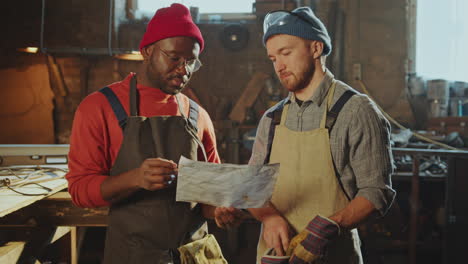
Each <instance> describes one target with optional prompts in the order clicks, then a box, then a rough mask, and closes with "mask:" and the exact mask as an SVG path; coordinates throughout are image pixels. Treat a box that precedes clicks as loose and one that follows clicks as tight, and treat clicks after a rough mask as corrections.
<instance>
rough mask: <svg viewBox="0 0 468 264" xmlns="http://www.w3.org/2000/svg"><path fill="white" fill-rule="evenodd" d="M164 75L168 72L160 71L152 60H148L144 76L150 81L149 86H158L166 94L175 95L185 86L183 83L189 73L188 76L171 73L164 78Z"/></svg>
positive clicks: (185, 82)
mask: <svg viewBox="0 0 468 264" xmlns="http://www.w3.org/2000/svg"><path fill="white" fill-rule="evenodd" d="M166 75H168V74H164V73H163V72H161V70H159V69H158V67H157V66H156V65H155V64H154V63H153V60H150V63H149V65H148V68H147V71H146V76H147V79H148V80H149V81H150V83H151V87H155V88H159V89H160V90H161V91H163V92H164V93H166V94H170V95H176V94H178V93H180V92H181V91H182V90H183V89H184V88H185V85H186V84H187V82H188V81H189V79H190V73H189V74H188V75H189V76H187V75H181V74H177V73H172V74H170V75H169V76H168V77H167V78H165V76H166Z"/></svg>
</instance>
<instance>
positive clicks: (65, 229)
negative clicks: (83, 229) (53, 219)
mask: <svg viewBox="0 0 468 264" xmlns="http://www.w3.org/2000/svg"><path fill="white" fill-rule="evenodd" d="M72 228H74V227H69V226H57V229H55V233H54V236H53V237H52V239H51V240H50V243H51V244H52V243H54V242H55V241H57V240H59V239H60V238H62V237H63V236H64V235H66V234H68V233H69V232H70V231H71V229H72Z"/></svg>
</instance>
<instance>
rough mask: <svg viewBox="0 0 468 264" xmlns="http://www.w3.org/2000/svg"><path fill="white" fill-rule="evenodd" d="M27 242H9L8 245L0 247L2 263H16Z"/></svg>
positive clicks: (0, 260)
mask: <svg viewBox="0 0 468 264" xmlns="http://www.w3.org/2000/svg"><path fill="white" fill-rule="evenodd" d="M25 244H26V242H16V241H15V242H8V243H7V244H6V245H4V246H2V247H0V263H2V264H10V263H11V264H15V263H16V262H17V261H18V259H19V257H20V256H21V252H23V249H24V245H25Z"/></svg>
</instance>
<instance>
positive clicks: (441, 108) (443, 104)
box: [429, 99, 448, 117]
mask: <svg viewBox="0 0 468 264" xmlns="http://www.w3.org/2000/svg"><path fill="white" fill-rule="evenodd" d="M447 114H448V100H438V99H435V100H429V117H446V116H447Z"/></svg>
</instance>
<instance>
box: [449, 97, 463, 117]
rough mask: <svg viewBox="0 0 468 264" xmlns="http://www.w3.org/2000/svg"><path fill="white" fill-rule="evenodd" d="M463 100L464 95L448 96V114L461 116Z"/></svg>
mask: <svg viewBox="0 0 468 264" xmlns="http://www.w3.org/2000/svg"><path fill="white" fill-rule="evenodd" d="M464 101H465V98H464V97H452V98H450V108H449V115H450V116H463V102H464Z"/></svg>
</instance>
